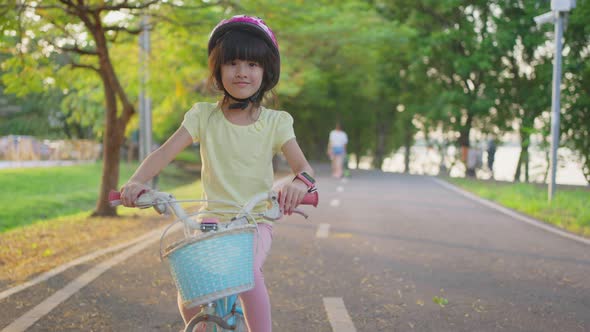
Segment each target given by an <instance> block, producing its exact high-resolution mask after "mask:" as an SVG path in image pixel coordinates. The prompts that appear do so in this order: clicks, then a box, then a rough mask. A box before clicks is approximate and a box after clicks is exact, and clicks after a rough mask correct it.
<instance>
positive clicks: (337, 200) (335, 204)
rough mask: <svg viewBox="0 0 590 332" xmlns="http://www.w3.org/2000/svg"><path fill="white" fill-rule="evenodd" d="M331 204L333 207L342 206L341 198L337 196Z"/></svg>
mask: <svg viewBox="0 0 590 332" xmlns="http://www.w3.org/2000/svg"><path fill="white" fill-rule="evenodd" d="M330 206H332V207H337V206H340V200H339V199H337V198H334V199H333V200H331V201H330Z"/></svg>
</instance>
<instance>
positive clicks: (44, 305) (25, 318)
mask: <svg viewBox="0 0 590 332" xmlns="http://www.w3.org/2000/svg"><path fill="white" fill-rule="evenodd" d="M161 232H162V231H161V230H160V229H158V230H155V231H152V232H150V233H149V235H150V236H148V237H146V238H143V241H141V242H140V243H138V244H136V245H134V246H133V247H131V248H129V249H127V250H125V251H123V252H122V253H120V254H118V255H116V256H114V257H112V258H110V259H108V260H106V261H104V262H101V263H99V264H97V265H96V266H94V267H93V268H91V269H89V270H88V271H86V272H85V273H83V274H82V275H80V276H79V277H78V278H76V279H75V280H73V281H72V282H70V283H69V284H68V285H66V286H65V287H64V288H62V289H60V290H59V291H57V292H55V293H54V294H53V295H51V296H50V297H48V298H47V299H45V300H44V301H43V302H41V303H39V304H38V305H37V306H36V307H34V308H33V309H31V310H29V311H28V312H26V313H25V314H24V315H22V316H21V317H19V318H18V319H16V320H15V321H13V322H12V323H11V324H10V325H8V326H6V327H5V328H4V329H2V332H21V331H25V330H26V329H27V328H29V327H30V326H32V325H33V324H35V322H36V321H38V320H39V319H41V318H42V317H43V316H45V315H46V314H48V313H49V312H51V310H53V309H54V308H55V307H57V306H58V305H59V304H61V303H62V302H64V301H65V300H67V299H68V298H69V297H70V296H72V295H74V294H75V293H76V292H78V291H79V290H80V289H81V288H82V287H84V286H86V285H88V284H89V283H90V282H92V281H93V280H94V279H96V278H98V277H99V276H100V275H101V274H103V273H104V272H105V271H107V270H108V269H110V268H111V267H113V266H114V265H116V264H119V263H121V262H122V261H124V260H126V259H127V258H129V257H131V256H133V255H135V254H137V253H138V252H140V251H141V250H143V249H145V248H146V247H147V246H149V245H151V244H152V243H154V242H156V241H158V240H159V239H160V234H161Z"/></svg>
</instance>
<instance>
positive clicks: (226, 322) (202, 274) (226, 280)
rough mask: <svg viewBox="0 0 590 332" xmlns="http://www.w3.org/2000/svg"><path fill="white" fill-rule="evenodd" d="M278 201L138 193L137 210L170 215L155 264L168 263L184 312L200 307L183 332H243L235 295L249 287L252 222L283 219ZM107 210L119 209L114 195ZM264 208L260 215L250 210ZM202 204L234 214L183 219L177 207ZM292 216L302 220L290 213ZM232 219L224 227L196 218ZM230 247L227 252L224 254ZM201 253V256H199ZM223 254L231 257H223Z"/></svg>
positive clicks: (313, 199) (314, 198) (310, 200)
mask: <svg viewBox="0 0 590 332" xmlns="http://www.w3.org/2000/svg"><path fill="white" fill-rule="evenodd" d="M279 199H280V196H279V194H278V193H277V192H274V191H270V192H264V193H259V194H257V195H255V196H254V197H252V198H251V199H250V200H249V201H248V202H247V203H246V204H244V205H239V204H237V203H234V202H228V201H216V200H177V199H175V198H174V196H173V195H171V194H169V193H165V192H158V191H153V190H150V191H144V192H142V193H141V194H140V195H139V197H138V198H137V200H136V202H135V207H137V208H140V209H145V208H150V207H153V208H154V210H156V211H157V212H158V213H160V214H168V213H169V212H172V213H174V215H175V216H176V218H177V219H176V220H175V221H174V222H172V223H171V224H170V225H169V226H168V227H166V229H165V230H164V232H163V233H162V236H161V238H160V260H161V261H163V260H164V259H167V260H168V263H169V267H170V272H171V274H172V278H173V279H174V282H175V285H176V288H177V289H178V291H179V293H180V296H181V298H182V300H183V304H184V306H185V307H186V308H194V307H196V306H200V308H201V309H200V311H199V313H198V314H197V315H195V316H194V317H193V318H192V319H191V320H190V321H189V322H188V323H187V324H186V326H185V329H184V331H185V332H189V331H190V332H226V331H234V332H248V329H247V327H246V322H245V319H244V313H243V311H242V307H241V304H240V301H238V294H239V293H242V292H245V291H247V290H250V289H252V288H253V287H254V268H253V261H254V236H255V233H256V230H257V226H256V219H255V218H256V217H258V218H264V219H266V220H271V221H275V220H278V219H280V218H281V217H282V216H283V212H282V211H281V210H280V208H279ZM109 201H110V203H111V205H112V206H118V205H120V204H121V201H120V193H119V192H117V191H111V192H110V193H109ZM265 201H266V202H267V204H266V206H265V207H266V209H265V210H257V211H255V208H256V207H258V206H259V204H261V203H263V202H265ZM197 202H198V203H208V204H211V203H213V204H224V205H226V206H233V207H235V208H237V210H207V211H198V212H195V213H187V212H186V211H185V210H184V209H183V208H182V206H181V205H180V203H197ZM301 204H305V205H313V206H314V207H316V206H317V204H318V192H317V190H315V188H314V190H312V191H311V192H310V193H308V194H306V196H305V197H304V199H303V201H302V202H301ZM293 212H295V213H298V214H301V215H302V216H304V217H305V218H306V219H307V217H308V216H307V214H305V212H303V211H302V210H300V209H299V208H296V209H294V210H293ZM204 213H206V214H215V213H218V214H226V215H227V214H230V215H233V217H232V218H231V220H230V221H229V222H227V223H220V222H219V220H218V219H216V218H211V217H205V218H202V220H198V219H197V218H195V217H198V216H199V215H200V214H204ZM178 223H182V225H183V230H184V238H183V239H182V240H180V241H176V242H174V243H173V244H171V245H169V246H167V247H166V249H164V250H163V249H162V244H163V241H164V238H165V236H166V234H167V233H168V231H169V230H170V229H171V228H172V227H173V226H174V225H176V224H178ZM230 247H231V248H230ZM203 253H205V254H203ZM228 253H232V254H231V255H228Z"/></svg>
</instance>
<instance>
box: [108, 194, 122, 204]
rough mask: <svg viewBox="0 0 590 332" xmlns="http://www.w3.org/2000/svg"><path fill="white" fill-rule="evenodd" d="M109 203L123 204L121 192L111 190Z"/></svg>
mask: <svg viewBox="0 0 590 332" xmlns="http://www.w3.org/2000/svg"><path fill="white" fill-rule="evenodd" d="M109 203H110V204H111V206H113V207H115V206H119V205H121V193H120V192H118V191H115V190H111V191H110V192H109Z"/></svg>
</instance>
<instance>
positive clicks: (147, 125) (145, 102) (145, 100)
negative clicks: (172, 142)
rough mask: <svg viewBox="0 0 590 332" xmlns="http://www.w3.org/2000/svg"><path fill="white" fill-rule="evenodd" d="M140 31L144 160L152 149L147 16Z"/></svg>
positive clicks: (140, 122) (142, 148) (140, 114)
mask: <svg viewBox="0 0 590 332" xmlns="http://www.w3.org/2000/svg"><path fill="white" fill-rule="evenodd" d="M141 24H142V32H141V35H140V36H139V53H140V54H139V61H140V72H139V77H140V93H139V159H140V160H144V159H145V158H146V157H147V156H148V154H150V152H151V149H152V112H151V100H150V98H149V97H148V94H147V83H148V80H149V66H148V61H149V53H150V30H149V25H148V17H147V15H144V16H143V18H142V23H141Z"/></svg>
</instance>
